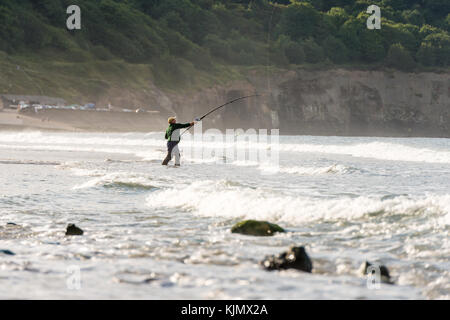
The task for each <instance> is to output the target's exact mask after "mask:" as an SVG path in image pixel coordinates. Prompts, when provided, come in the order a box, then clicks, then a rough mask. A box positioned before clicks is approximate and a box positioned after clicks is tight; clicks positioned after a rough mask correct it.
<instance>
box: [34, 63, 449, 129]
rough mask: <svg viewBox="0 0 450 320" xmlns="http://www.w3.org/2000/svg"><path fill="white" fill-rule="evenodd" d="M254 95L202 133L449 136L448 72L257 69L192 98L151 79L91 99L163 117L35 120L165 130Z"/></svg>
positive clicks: (216, 117) (89, 126)
mask: <svg viewBox="0 0 450 320" xmlns="http://www.w3.org/2000/svg"><path fill="white" fill-rule="evenodd" d="M254 93H258V94H260V96H258V97H253V98H249V99H245V100H239V101H237V102H236V103H233V104H231V105H229V106H227V107H225V108H223V109H221V110H219V111H218V112H215V113H213V114H211V115H210V116H208V118H206V119H205V121H203V128H204V129H208V128H217V129H220V130H225V129H233V128H234V129H235V128H243V129H249V128H255V129H280V133H281V134H293V135H294V134H305V135H358V136H398V137H408V136H419V137H450V76H449V73H443V74H437V73H414V74H413V73H402V72H398V71H395V72H381V71H347V70H340V69H337V70H328V71H306V70H296V71H293V70H291V71H277V72H276V73H275V72H273V73H271V74H268V75H267V74H264V72H263V71H250V72H248V73H247V75H246V78H245V79H243V80H239V81H238V80H236V81H233V82H231V83H229V84H228V85H216V86H212V87H210V88H205V89H202V90H200V91H191V92H189V93H186V92H181V91H179V92H167V91H164V90H162V89H161V88H158V87H157V86H155V85H154V84H153V83H152V82H151V81H150V82H148V83H147V84H146V85H145V86H142V87H141V88H139V89H136V88H135V89H130V88H126V87H120V88H119V87H112V88H110V89H108V90H106V91H104V92H98V94H97V95H96V96H93V97H92V101H93V102H97V104H98V105H108V104H109V103H111V104H112V105H113V106H132V107H133V109H137V108H142V109H146V110H153V111H156V113H148V114H147V113H142V114H133V115H128V114H126V115H124V114H123V113H117V114H116V113H108V112H103V113H101V114H100V115H98V116H96V117H93V116H89V117H88V118H86V119H85V118H82V117H81V116H80V115H76V116H73V115H72V114H71V113H67V112H66V113H64V112H63V113H61V114H60V113H57V114H56V113H55V112H54V113H51V114H45V113H42V112H40V113H38V114H34V113H32V114H30V115H29V116H31V117H38V118H43V119H44V120H48V119H50V120H51V121H58V122H61V123H64V124H69V125H70V126H71V127H74V128H76V129H83V130H105V131H117V130H119V131H150V130H161V131H163V130H165V126H166V125H167V123H166V119H167V117H168V116H171V115H177V116H178V119H179V121H180V122H187V121H191V120H192V119H194V118H195V117H198V116H201V115H203V114H205V113H207V112H208V111H209V110H211V109H212V108H213V107H215V106H219V105H221V104H223V103H225V102H227V101H230V100H233V99H236V98H238V97H241V96H246V95H249V94H254ZM86 114H87V113H83V116H84V115H86ZM41 120H42V119H41ZM44 120H43V121H44ZM94 120H95V121H94Z"/></svg>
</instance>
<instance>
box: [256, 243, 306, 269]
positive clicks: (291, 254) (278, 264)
mask: <svg viewBox="0 0 450 320" xmlns="http://www.w3.org/2000/svg"><path fill="white" fill-rule="evenodd" d="M260 264H261V265H262V266H263V267H264V268H265V269H266V270H268V271H272V270H285V269H297V270H301V271H304V272H311V271H312V262H311V259H310V258H309V256H308V255H307V254H306V251H305V248H304V247H291V248H289V250H288V251H286V252H283V253H282V254H280V255H279V256H278V257H276V256H267V257H266V258H265V259H264V260H263V261H261V262H260Z"/></svg>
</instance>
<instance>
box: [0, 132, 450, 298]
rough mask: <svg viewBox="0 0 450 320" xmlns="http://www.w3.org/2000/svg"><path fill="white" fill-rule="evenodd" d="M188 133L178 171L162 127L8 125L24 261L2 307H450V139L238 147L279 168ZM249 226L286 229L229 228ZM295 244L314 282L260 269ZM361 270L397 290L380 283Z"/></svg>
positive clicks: (8, 243)
mask: <svg viewBox="0 0 450 320" xmlns="http://www.w3.org/2000/svg"><path fill="white" fill-rule="evenodd" d="M183 137H186V138H185V139H183V141H182V142H181V143H180V149H181V152H182V157H181V159H182V166H181V168H172V167H163V166H161V161H162V159H163V158H164V157H165V153H166V146H165V141H164V139H163V133H161V132H159V133H147V134H144V133H49V132H45V133H44V132H11V131H9V132H0V250H1V249H3V250H10V251H12V252H13V253H15V255H7V254H2V253H0V298H2V299H30V298H31V299H35V298H37V299H50V298H56V299H449V298H450V262H449V258H450V245H449V224H450V139H430V138H427V139H425V138H375V137H373V138H369V137H365V138H362V137H313V136H280V137H279V143H278V144H276V145H275V144H271V143H270V142H264V143H263V142H261V143H259V142H256V143H249V144H246V145H245V146H243V145H236V146H235V147H237V148H244V147H246V148H249V149H250V150H251V149H252V148H255V149H263V150H264V149H265V150H276V151H277V152H278V156H279V162H278V163H277V164H276V165H274V164H273V163H272V164H265V163H260V162H257V161H256V162H255V161H247V160H246V159H244V160H243V159H229V158H227V157H224V156H213V157H210V158H207V159H205V158H204V157H202V156H201V155H202V153H200V156H195V154H196V153H195V152H194V153H192V152H188V149H189V151H191V150H192V148H194V149H195V148H208V149H209V151H211V150H213V151H214V153H213V154H216V155H217V154H219V155H220V154H221V152H220V150H219V149H220V148H222V146H221V145H220V144H215V143H212V142H204V143H197V142H195V141H192V140H191V137H190V136H189V135H185V136H183ZM197 155H198V153H197ZM243 219H258V220H266V221H270V222H272V223H277V224H279V225H280V226H281V227H283V228H285V229H286V231H287V232H286V233H281V234H276V235H274V236H273V237H253V236H246V235H240V234H233V233H231V232H230V229H231V227H232V226H233V225H234V224H235V223H236V222H239V221H241V220H243ZM8 223H10V224H8ZM11 223H14V224H11ZM69 223H75V224H76V225H77V226H78V227H80V228H82V229H83V230H84V235H83V236H72V237H68V236H65V229H66V226H67V225H68V224H69ZM292 245H295V246H304V247H305V248H306V251H307V253H308V254H309V256H310V258H311V260H312V262H313V272H312V273H310V274H309V273H303V272H300V271H296V270H286V271H272V272H268V271H265V270H264V269H263V268H262V267H261V266H260V265H259V262H260V261H261V260H262V259H263V258H264V257H265V256H266V255H272V254H280V253H281V252H283V251H285V250H287V249H288V248H289V247H290V246H292ZM364 261H370V262H371V263H378V264H382V265H385V266H387V267H388V269H389V271H390V274H391V276H392V280H393V282H394V284H393V285H389V284H383V283H381V284H380V285H379V286H371V285H370V283H369V281H368V279H367V277H364V276H363V275H362V274H361V272H360V271H359V270H358V269H359V267H360V265H361V264H362V263H363V262H364Z"/></svg>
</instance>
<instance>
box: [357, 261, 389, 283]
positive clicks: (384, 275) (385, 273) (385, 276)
mask: <svg viewBox="0 0 450 320" xmlns="http://www.w3.org/2000/svg"><path fill="white" fill-rule="evenodd" d="M370 267H372V268H370ZM359 269H360V271H361V272H362V274H363V275H367V274H369V272H371V273H372V274H374V273H376V272H378V271H379V272H380V280H381V282H383V283H388V284H393V282H392V281H391V276H390V275H389V270H388V268H387V267H386V266H383V265H376V264H372V263H370V262H368V261H365V262H364V263H363V264H362V265H361V267H360V268H359Z"/></svg>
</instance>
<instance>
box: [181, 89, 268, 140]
mask: <svg viewBox="0 0 450 320" xmlns="http://www.w3.org/2000/svg"><path fill="white" fill-rule="evenodd" d="M258 96H259V94H253V95H250V96H245V97H240V98H237V99H234V100H231V101H228V102H227V103H224V104H222V105H221V106H218V107H217V108H214V109H212V110H211V111H209V112H208V113H206V114H204V115H203V116H202V117H200V118H196V119H195V121H201V120H203V119H204V118H205V117H207V116H209V115H210V114H211V113H213V112H214V111H216V110H219V109H220V108H223V107H225V106H226V105H229V104H232V103H233V102H236V101H238V100H242V99H246V98H251V97H258ZM192 127H193V126H190V127H188V128H187V129H186V130H184V131H183V133H182V134H181V135H180V136H182V135H183V134H185V133H186V132H187V131H188V130H189V129H191V128H192Z"/></svg>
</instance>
